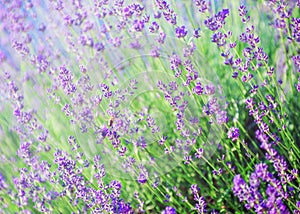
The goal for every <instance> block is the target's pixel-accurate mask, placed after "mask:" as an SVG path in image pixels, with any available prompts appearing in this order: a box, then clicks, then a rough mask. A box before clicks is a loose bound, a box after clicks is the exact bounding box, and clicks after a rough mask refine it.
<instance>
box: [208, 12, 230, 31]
mask: <svg viewBox="0 0 300 214" xmlns="http://www.w3.org/2000/svg"><path fill="white" fill-rule="evenodd" d="M228 16H229V9H223V10H221V11H219V12H218V13H217V14H215V15H214V16H212V17H210V18H207V19H205V20H204V24H205V25H206V27H208V28H209V29H210V30H211V31H217V30H218V29H220V28H222V27H223V26H224V25H225V19H226V18H227V17H228Z"/></svg>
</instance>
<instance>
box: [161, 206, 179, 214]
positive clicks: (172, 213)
mask: <svg viewBox="0 0 300 214" xmlns="http://www.w3.org/2000/svg"><path fill="white" fill-rule="evenodd" d="M161 214H176V209H175V208H174V207H170V206H168V207H166V209H165V210H163V211H162V213H161Z"/></svg>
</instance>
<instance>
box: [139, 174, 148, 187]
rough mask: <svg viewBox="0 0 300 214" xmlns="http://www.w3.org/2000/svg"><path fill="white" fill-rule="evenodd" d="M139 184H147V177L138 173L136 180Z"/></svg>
mask: <svg viewBox="0 0 300 214" xmlns="http://www.w3.org/2000/svg"><path fill="white" fill-rule="evenodd" d="M137 181H138V182H139V183H140V184H144V183H146V182H147V177H146V175H145V173H143V172H142V173H140V174H139V176H138V180H137Z"/></svg>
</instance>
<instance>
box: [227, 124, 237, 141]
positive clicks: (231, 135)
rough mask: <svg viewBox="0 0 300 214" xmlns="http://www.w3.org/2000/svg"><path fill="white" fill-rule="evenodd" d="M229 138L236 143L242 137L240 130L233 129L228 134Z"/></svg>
mask: <svg viewBox="0 0 300 214" xmlns="http://www.w3.org/2000/svg"><path fill="white" fill-rule="evenodd" d="M227 136H228V138H229V139H232V141H236V140H237V139H238V138H239V136H240V130H239V129H238V128H236V127H231V128H230V129H229V130H228V132H227Z"/></svg>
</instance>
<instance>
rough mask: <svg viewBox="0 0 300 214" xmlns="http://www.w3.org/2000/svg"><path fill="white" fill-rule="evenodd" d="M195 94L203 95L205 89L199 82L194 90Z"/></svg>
mask: <svg viewBox="0 0 300 214" xmlns="http://www.w3.org/2000/svg"><path fill="white" fill-rule="evenodd" d="M193 92H194V93H195V94H197V95H202V94H203V87H202V85H201V83H200V82H197V83H196V85H195V87H194V88H193Z"/></svg>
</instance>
